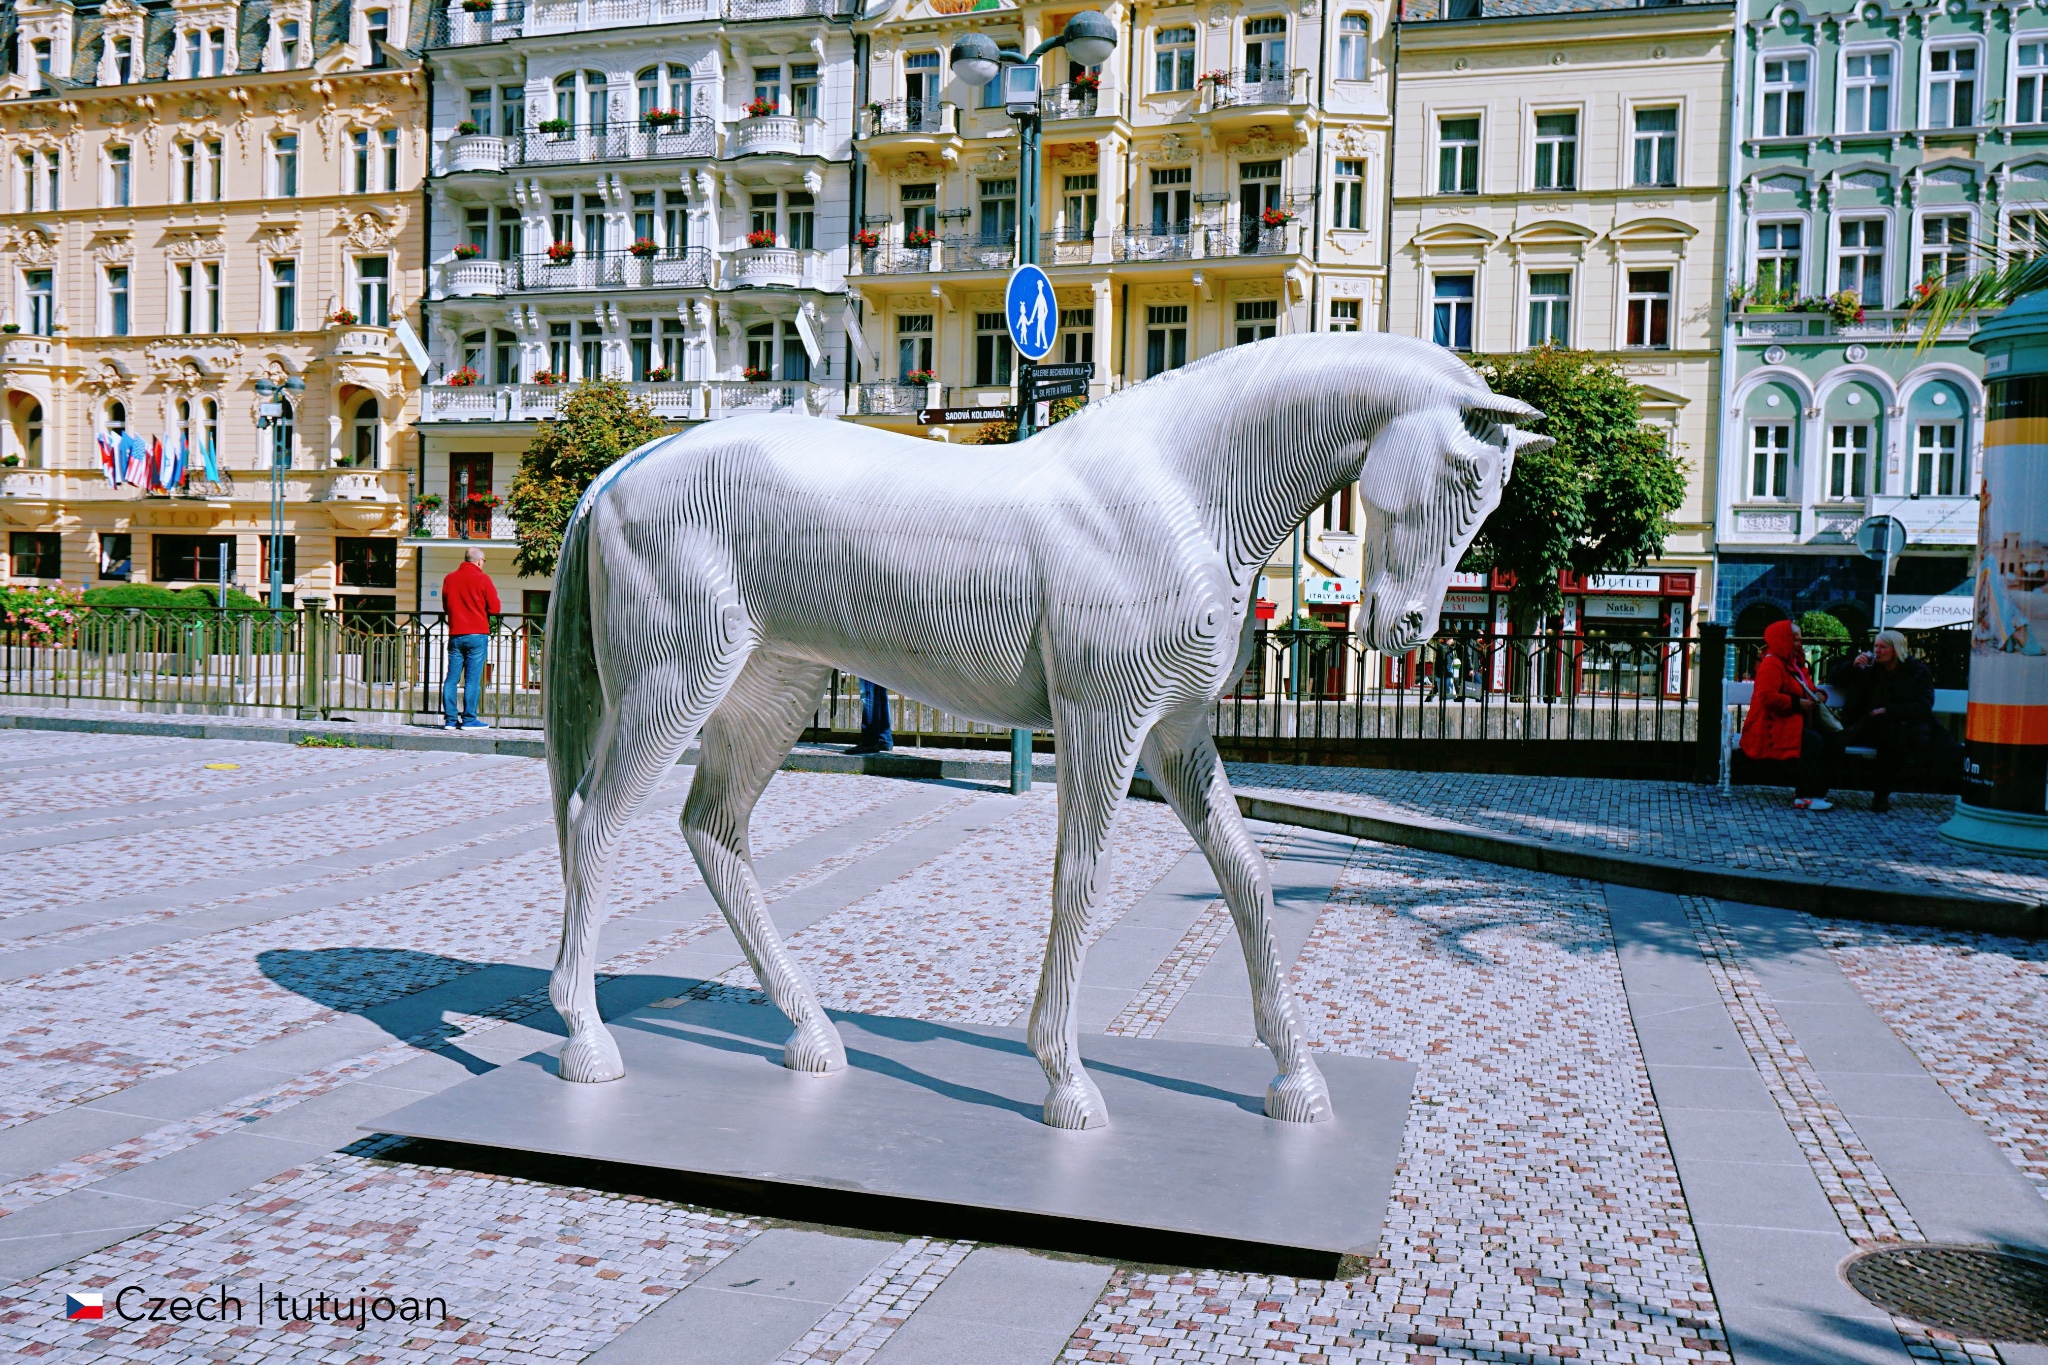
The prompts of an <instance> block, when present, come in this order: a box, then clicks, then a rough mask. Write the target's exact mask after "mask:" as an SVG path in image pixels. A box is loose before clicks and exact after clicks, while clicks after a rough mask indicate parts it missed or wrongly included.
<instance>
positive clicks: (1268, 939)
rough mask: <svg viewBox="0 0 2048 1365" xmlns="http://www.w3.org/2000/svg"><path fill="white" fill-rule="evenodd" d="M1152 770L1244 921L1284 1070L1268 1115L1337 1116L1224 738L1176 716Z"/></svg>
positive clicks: (1265, 1029) (1254, 980)
mask: <svg viewBox="0 0 2048 1365" xmlns="http://www.w3.org/2000/svg"><path fill="white" fill-rule="evenodd" d="M1145 771H1146V772H1148V773H1149V774H1151V776H1152V780H1153V782H1154V783H1155V784H1157V786H1158V788H1159V792H1160V795H1162V796H1164V797H1165V798H1166V801H1167V804H1168V805H1170V806H1172V807H1173V811H1174V814H1176V815H1178V816H1179V817H1180V819H1181V823H1182V824H1184V825H1186V826H1187V829H1188V833H1189V834H1191V835H1193V836H1194V839H1195V843H1196V845H1197V846H1198V847H1199V848H1200V849H1201V850H1202V854H1203V856H1204V857H1206V858H1207V859H1208V860H1209V868H1210V870H1211V871H1212V872H1214V873H1215V874H1216V884H1217V885H1218V886H1219V887H1221V888H1222V890H1223V900H1224V903H1225V904H1227V905H1228V906H1229V907H1230V917H1231V919H1232V920H1233V921H1234V922H1235V923H1236V925H1237V941H1238V945H1239V946H1240V947H1241V948H1242V949H1243V950H1244V962H1245V968H1246V970H1247V972H1248V973H1249V975H1250V976H1251V986H1252V1019H1253V1023H1254V1024H1255V1025H1256V1027H1257V1029H1258V1034H1259V1041H1260V1042H1262V1043H1264V1044H1265V1045H1266V1047H1267V1049H1268V1050H1269V1051H1271V1052H1272V1054H1273V1060H1274V1062H1275V1063H1277V1064H1278V1066H1279V1068H1280V1074H1279V1075H1277V1076H1275V1077H1274V1078H1273V1081H1272V1084H1270V1085H1268V1086H1267V1087H1266V1116H1267V1117H1268V1118H1275V1119H1285V1120H1288V1121H1290V1122H1295V1123H1313V1122H1316V1121H1318V1120H1321V1119H1327V1118H1329V1117H1331V1110H1330V1088H1329V1085H1328V1084H1327V1083H1326V1082H1325V1081H1324V1080H1323V1073H1322V1069H1321V1068H1320V1067H1318V1066H1317V1065H1316V1062H1315V1057H1314V1056H1313V1055H1312V1054H1311V1053H1310V1052H1309V1050H1308V1045H1307V1044H1306V1043H1305V1042H1303V1041H1302V1037H1301V1027H1300V1024H1299V1022H1298V1021H1297V1020H1296V1018H1295V1012H1294V993H1293V992H1292V991H1290V990H1289V989H1288V987H1287V973H1286V972H1285V970H1283V969H1282V967H1281V965H1280V953H1279V950H1278V949H1277V948H1276V947H1275V946H1274V943H1273V925H1272V921H1273V876H1272V872H1271V870H1270V869H1268V868H1267V866H1266V859H1265V856H1264V855H1263V854H1261V853H1260V852H1259V847H1258V845H1257V844H1256V843H1255V842H1253V840H1252V834H1251V831H1250V830H1249V829H1247V828H1245V823H1244V817H1243V816H1242V815H1241V814H1239V812H1238V809H1237V798H1236V797H1235V796H1234V795H1233V794H1232V793H1231V790H1230V779H1229V778H1228V777H1227V776H1226V775H1225V774H1224V771H1223V762H1222V760H1221V759H1220V758H1218V757H1217V754H1216V744H1215V742H1214V741H1213V740H1211V739H1210V738H1209V735H1208V732H1207V731H1206V729H1204V728H1203V726H1202V724H1201V717H1200V714H1199V713H1195V714H1194V715H1192V716H1176V717H1169V718H1168V719H1167V720H1165V721H1162V722H1161V723H1160V724H1159V725H1158V726H1156V727H1154V729H1153V732H1152V734H1151V735H1150V736H1148V737H1147V738H1146V740H1145Z"/></svg>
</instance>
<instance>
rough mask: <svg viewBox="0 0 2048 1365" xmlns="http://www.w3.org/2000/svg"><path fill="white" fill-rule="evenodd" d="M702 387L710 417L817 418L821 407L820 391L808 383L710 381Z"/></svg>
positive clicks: (799, 381) (821, 397)
mask: <svg viewBox="0 0 2048 1365" xmlns="http://www.w3.org/2000/svg"><path fill="white" fill-rule="evenodd" d="M704 387H705V388H706V389H707V390H708V391H709V393H710V398H711V412H710V415H711V416H713V417H738V416H742V415H745V414H750V413H763V412H793V413H798V414H802V415H809V416H817V415H818V414H819V413H820V412H822V411H823V407H824V398H825V391H824V389H823V388H822V387H821V386H819V385H817V384H813V383H811V382H809V381H808V380H799V379H792V380H773V379H770V380H734V379H714V380H712V381H711V382H710V383H708V384H706V385H705V386H704Z"/></svg>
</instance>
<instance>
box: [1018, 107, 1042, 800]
mask: <svg viewBox="0 0 2048 1365" xmlns="http://www.w3.org/2000/svg"><path fill="white" fill-rule="evenodd" d="M1017 144H1018V145H1017V156H1018V161H1019V162H1020V163H1021V164H1019V165H1018V167H1017V198H1018V200H1019V203H1018V205H1017V264H1018V265H1037V264H1038V114H1037V113H1036V112H1035V111H1034V112H1032V113H1029V114H1019V115H1017ZM1031 364H1032V362H1030V361H1029V360H1026V359H1024V357H1023V355H1022V353H1021V352H1020V353H1019V355H1018V358H1017V439H1018V440H1020V441H1022V440H1024V439H1026V438H1027V437H1029V436H1030V435H1031V432H1032V429H1033V428H1032V418H1034V417H1035V416H1037V412H1036V411H1035V409H1036V407H1037V404H1036V403H1035V402H1034V401H1033V400H1032V396H1031ZM1025 770H1026V772H1027V774H1028V773H1029V770H1030V765H1029V763H1027V764H1026V765H1025ZM1024 781H1025V785H1026V786H1029V785H1030V782H1031V779H1030V777H1029V776H1028V775H1027V776H1026V777H1025V779H1024Z"/></svg>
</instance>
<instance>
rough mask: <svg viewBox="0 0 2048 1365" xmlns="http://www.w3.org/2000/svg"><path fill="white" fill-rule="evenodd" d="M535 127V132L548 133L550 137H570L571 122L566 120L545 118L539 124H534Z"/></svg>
mask: <svg viewBox="0 0 2048 1365" xmlns="http://www.w3.org/2000/svg"><path fill="white" fill-rule="evenodd" d="M533 127H534V131H536V132H541V133H546V134H548V135H549V136H550V137H567V136H568V135H569V120H567V119H565V118H544V119H542V120H541V121H540V122H539V123H536V124H534V125H533Z"/></svg>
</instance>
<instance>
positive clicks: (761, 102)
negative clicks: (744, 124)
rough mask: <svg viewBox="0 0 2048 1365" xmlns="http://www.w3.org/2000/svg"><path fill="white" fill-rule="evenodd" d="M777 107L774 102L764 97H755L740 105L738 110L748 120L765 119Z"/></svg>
mask: <svg viewBox="0 0 2048 1365" xmlns="http://www.w3.org/2000/svg"><path fill="white" fill-rule="evenodd" d="M779 107H780V106H778V105H777V104H776V103H775V101H774V100H771V99H769V98H768V97H767V96H766V95H756V96H755V97H754V98H753V99H750V100H748V101H747V102H746V103H745V104H743V105H741V106H740V109H741V111H742V112H743V113H745V114H746V116H747V117H748V118H767V117H768V116H769V115H770V114H772V113H774V112H775V111H776V109H777V108H779Z"/></svg>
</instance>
